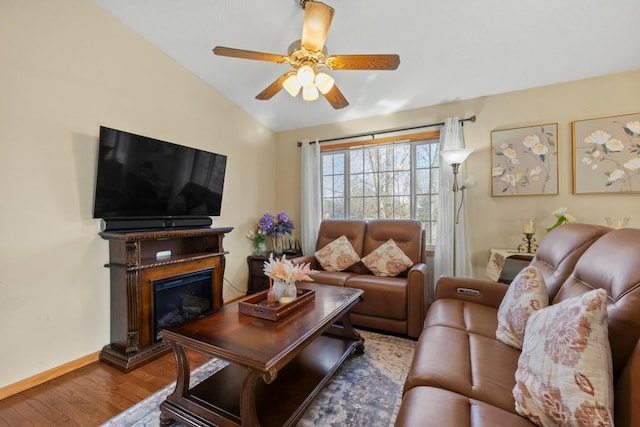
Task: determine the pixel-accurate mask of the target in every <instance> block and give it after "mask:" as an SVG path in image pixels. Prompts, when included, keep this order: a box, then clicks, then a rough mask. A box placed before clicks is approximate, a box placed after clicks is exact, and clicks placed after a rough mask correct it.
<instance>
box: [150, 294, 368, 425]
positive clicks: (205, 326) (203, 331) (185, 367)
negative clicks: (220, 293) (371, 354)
mask: <svg viewBox="0 0 640 427" xmlns="http://www.w3.org/2000/svg"><path fill="white" fill-rule="evenodd" d="M301 287H302V288H308V289H313V290H314V291H315V301H312V302H310V303H308V304H307V305H303V306H302V307H301V308H299V309H298V310H297V311H295V312H293V313H291V314H289V315H288V316H287V317H284V318H282V319H280V320H278V321H271V320H266V319H260V318H257V317H252V316H248V315H244V314H240V313H238V304H237V303H235V304H229V305H226V306H224V307H222V308H221V309H220V310H218V311H217V312H216V313H214V314H212V315H210V316H206V317H204V318H202V319H198V320H194V321H193V322H189V323H187V324H185V325H182V326H173V327H169V328H167V329H165V330H163V331H162V332H160V335H162V337H163V338H164V339H165V340H166V341H168V342H169V343H170V344H171V347H172V348H173V350H174V351H175V354H176V360H177V383H176V389H175V391H174V392H173V394H171V395H170V396H168V397H167V398H166V400H165V401H164V402H162V403H161V404H160V411H161V415H160V421H161V424H163V425H168V424H170V423H172V422H173V420H179V421H180V422H182V423H184V424H186V425H197V426H203V425H218V426H251V427H253V426H278V427H280V426H293V425H295V424H296V422H297V421H298V420H299V419H300V418H301V417H302V415H303V413H304V410H305V408H306V407H307V406H308V405H309V404H310V403H311V401H312V399H313V397H314V396H316V395H317V394H318V393H319V392H320V390H321V389H322V387H323V386H324V384H326V382H327V381H329V378H331V376H332V375H333V373H334V372H335V371H336V369H337V368H338V366H340V364H341V363H342V362H343V361H344V360H345V359H346V358H347V357H348V356H349V355H350V354H351V353H352V352H354V351H359V352H363V351H364V339H363V338H362V337H361V336H360V335H359V334H358V332H357V331H356V330H355V329H353V326H352V324H351V319H350V316H349V311H350V310H351V308H352V307H353V306H354V305H356V304H357V303H358V302H359V301H360V297H361V295H362V293H363V291H362V290H360V289H353V288H342V287H339V286H329V285H318V284H313V283H304V284H303V285H301ZM337 322H341V325H336V323H337ZM187 349H192V350H195V351H198V352H200V353H204V354H207V355H210V356H215V357H219V358H221V359H224V360H227V361H229V362H230V363H229V364H228V365H227V366H226V367H225V368H222V369H221V370H220V371H218V372H216V373H214V374H213V375H211V376H210V377H209V378H207V379H205V380H204V381H202V382H201V383H200V384H198V385H196V386H194V387H192V388H190V384H189V381H190V368H189V357H188V356H187V351H186V350H187Z"/></svg>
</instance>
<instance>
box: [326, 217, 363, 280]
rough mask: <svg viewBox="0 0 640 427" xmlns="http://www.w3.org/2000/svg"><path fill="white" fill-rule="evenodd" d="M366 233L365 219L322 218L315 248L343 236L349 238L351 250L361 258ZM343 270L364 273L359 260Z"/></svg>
mask: <svg viewBox="0 0 640 427" xmlns="http://www.w3.org/2000/svg"><path fill="white" fill-rule="evenodd" d="M366 234H367V223H366V221H362V220H349V219H330V220H324V221H322V222H321V223H320V230H318V239H317V240H316V250H319V249H322V248H324V247H325V246H326V245H328V244H329V243H331V242H333V241H334V240H336V239H337V238H339V237H340V236H345V237H346V238H347V240H349V243H351V246H352V247H353V250H354V251H356V253H357V254H358V256H359V257H361V258H362V256H363V254H364V239H365V235H366ZM345 271H350V272H353V273H364V272H365V271H366V269H365V267H364V265H362V263H361V262H357V263H355V264H353V265H352V266H351V267H349V268H347V269H346V270H345Z"/></svg>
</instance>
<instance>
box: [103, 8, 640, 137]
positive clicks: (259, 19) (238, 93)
mask: <svg viewBox="0 0 640 427" xmlns="http://www.w3.org/2000/svg"><path fill="white" fill-rule="evenodd" d="M93 1H94V2H96V3H98V4H99V5H100V6H101V7H103V8H104V9H106V10H107V11H108V12H109V13H111V14H112V15H113V16H115V17H116V18H117V19H118V20H120V21H122V22H123V23H124V24H125V25H126V26H128V27H130V28H131V29H133V30H134V31H135V32H137V33H139V34H140V35H141V36H142V37H144V38H145V39H147V40H148V41H149V42H150V43H152V44H153V45H155V46H157V47H158V48H159V49H160V50H162V51H163V52H165V53H166V54H167V55H168V56H170V57H172V58H173V59H175V60H176V61H177V62H178V63H180V64H182V65H183V66H184V67H186V68H187V69H189V70H191V71H192V72H193V73H194V74H195V75H197V76H198V77H200V78H201V79H202V80H204V81H206V82H207V83H209V84H210V85H211V86H213V87H214V88H215V89H217V90H218V91H219V92H221V93H222V94H224V95H225V96H226V97H228V98H229V99H230V100H232V101H233V102H234V103H236V104H238V105H239V106H241V107H242V108H243V109H244V110H246V111H247V112H248V113H249V114H251V115H253V116H254V117H255V118H256V119H257V120H259V121H261V122H262V123H264V124H265V125H266V126H268V127H269V128H271V129H273V130H274V131H281V130H288V129H295V128H301V127H307V126H313V125H318V124H324V123H332V122H339V121H344V120H350V119H355V118H361V117H367V116H372V115H378V114H385V113H393V112H397V111H402V110H408V109H413V108H419V107H425V106H433V105H438V104H442V103H446V102H451V101H455V100H464V99H470V98H475V97H480V96H485V95H492V94H497V93H504V92H510V91H514V90H519V89H524V88H530V87H537V86H544V85H549V84H554V83H561V82H567V81H572V80H579V79H583V78H589V77H594V76H600V75H606V74H612V73H617V72H622V71H628V70H634V69H640V24H638V20H639V19H640V1H639V0H562V1H558V0H539V1H528V2H522V1H513V0H483V1H478V0H439V1H436V0H402V1H399V0H398V1H389V0H325V1H324V3H325V4H327V5H329V6H331V7H333V8H334V9H335V15H334V17H333V22H332V24H331V28H330V30H329V35H328V37H327V40H326V47H327V50H328V53H329V55H331V54H388V53H397V54H399V55H400V66H399V67H398V69H397V70H394V71H351V70H331V71H329V73H330V74H331V75H332V76H333V77H334V78H335V80H336V84H337V85H338V86H339V87H340V89H341V91H342V93H343V94H344V95H345V97H346V98H347V99H348V101H349V103H350V105H349V106H348V107H346V108H344V109H341V110H334V109H333V108H331V106H330V105H329V103H328V102H326V100H324V99H322V97H321V98H320V99H318V100H316V101H313V102H306V101H303V100H302V99H301V95H298V97H296V98H292V97H291V96H290V95H289V94H288V93H287V92H285V91H281V92H280V93H278V94H277V95H275V96H274V97H273V98H272V99H271V100H269V101H260V100H257V99H255V96H256V95H257V94H258V93H259V92H261V91H262V90H263V89H264V88H265V87H267V86H268V85H269V84H271V83H272V82H273V81H274V80H275V79H276V78H277V77H279V76H280V75H282V74H283V73H284V72H285V71H287V70H288V69H290V66H289V65H287V64H277V63H271V62H264V61H254V60H247V59H237V58H228V57H222V56H216V55H214V54H213V53H212V48H213V47H214V46H217V45H220V46H227V47H234V48H239V49H246V50H252V51H260V52H267V53H275V54H280V55H285V54H287V48H288V46H289V45H290V44H291V43H292V42H293V41H295V40H298V39H300V37H301V34H302V22H303V17H304V10H303V9H302V8H301V7H300V2H299V0H253V1H249V0H93ZM630 90H633V88H630ZM635 90H638V88H635Z"/></svg>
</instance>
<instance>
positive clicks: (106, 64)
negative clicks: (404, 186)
mask: <svg viewBox="0 0 640 427" xmlns="http://www.w3.org/2000/svg"><path fill="white" fill-rule="evenodd" d="M0 58H2V65H1V66H0V144H1V145H0V152H1V153H2V156H1V157H0V195H1V196H2V197H1V199H0V325H1V326H0V342H2V343H3V351H1V352H0V367H1V368H0V387H2V386H4V385H7V384H11V383H14V382H16V381H19V380H21V379H24V378H26V377H28V376H31V375H33V374H37V373H40V372H43V371H45V370H47V369H50V368H53V367H56V366H59V365H61V364H63V363H66V362H69V361H71V360H74V359H76V358H80V357H83V356H85V355H87V354H90V353H93V352H95V351H97V350H99V349H100V348H101V347H102V346H103V345H105V344H107V343H108V342H109V277H108V271H107V270H106V269H105V268H104V267H103V264H104V263H105V262H107V260H108V253H107V249H108V246H107V243H106V242H105V241H103V240H102V239H100V237H99V236H98V235H97V232H98V221H97V220H95V219H93V218H92V212H91V209H92V202H93V186H94V181H95V162H96V152H97V144H98V139H97V137H98V129H99V126H100V125H106V126H111V127H115V128H118V129H123V130H127V131H131V132H134V133H140V134H143V135H148V136H152V137H156V138H159V139H164V140H169V141H172V142H176V143H180V144H184V145H189V146H194V147H198V148H203V149H207V150H211V151H216V152H219V153H222V154H226V155H228V156H229V163H228V170H227V177H226V182H225V195H224V200H223V209H222V216H221V217H220V218H216V219H215V225H219V226H232V227H235V230H234V232H232V233H231V234H230V235H229V236H228V237H227V238H226V239H225V248H226V249H227V250H229V251H230V255H229V256H228V261H227V270H226V279H227V280H228V282H227V283H225V298H226V299H229V298H232V297H233V296H235V295H238V291H243V290H245V289H246V277H247V272H246V261H245V256H246V254H247V253H249V243H248V241H247V240H246V239H245V238H244V233H245V231H246V230H248V229H249V228H250V227H252V226H253V225H254V223H255V220H256V219H257V217H258V216H259V215H260V214H261V213H263V212H265V211H268V212H276V211H281V210H286V211H287V212H289V213H291V215H292V217H293V219H294V221H295V223H296V224H299V220H300V218H299V205H300V202H299V199H300V197H299V194H300V187H299V178H300V171H299V167H295V165H299V156H300V151H299V149H298V148H297V146H296V141H298V140H299V139H302V138H311V137H313V138H315V137H319V138H325V137H335V136H344V135H348V134H353V133H359V132H365V131H371V130H376V129H388V128H396V127H401V126H413V125H418V124H423V123H431V122H437V121H441V120H442V119H443V118H444V117H447V116H451V115H457V116H460V117H468V116H469V115H472V114H476V115H477V116H478V121H477V122H476V123H475V124H469V125H468V126H465V136H466V141H467V145H468V146H469V147H471V148H474V149H475V150H476V152H475V153H474V154H473V155H472V156H471V157H470V159H469V161H468V168H467V172H468V173H469V174H473V175H475V176H477V177H478V178H479V185H478V186H477V187H476V188H474V189H473V190H471V191H470V192H469V193H468V203H469V206H470V207H473V212H474V214H473V215H472V216H471V219H470V225H471V246H472V247H471V250H472V254H473V262H474V267H475V275H476V276H478V277H482V276H483V271H484V265H485V263H486V257H487V255H488V252H487V249H488V248H491V247H509V246H514V245H515V244H517V243H518V241H519V239H520V237H521V235H520V234H519V225H518V218H520V217H522V216H525V215H527V216H528V215H535V216H536V217H537V218H538V219H539V220H540V221H543V222H544V223H545V224H550V223H551V222H552V218H551V212H552V211H553V210H555V209H556V208H557V207H560V206H564V207H568V208H569V210H570V212H571V213H572V214H574V216H576V217H578V219H580V220H582V221H586V222H597V223H603V217H604V216H605V215H611V214H616V215H624V216H630V217H632V222H631V225H632V226H636V227H637V226H639V225H640V217H638V216H637V213H636V212H638V207H639V206H640V205H639V204H638V200H639V199H638V196H637V195H633V196H615V195H607V196H572V195H571V194H570V193H571V156H570V146H571V139H570V138H571V136H570V122H571V120H573V119H582V118H589V117H598V116H604V115H611V114H622V113H631V112H640V71H636V72H631V73H626V74H621V75H616V76H609V77H603V78H597V79H591V80H585V81H580V82H574V83H568V84H563V85H557V86H551V87H546V88H539V89H531V90H526V91H521V92H515V93H510V94H504V95H498V96H490V97H485V98H479V99H475V100H470V101H464V102H456V103H450V104H445V105H441V106H437V107H430V108H423V109H417V110H412V111H406V112H402V113H397V114H391V115H386V116H379V117H372V118H368V119H362V120H356V121H350V122H344V123H338V124H333V125H327V126H320V127H315V128H310V129H301V130H297V131H290V132H282V133H279V134H277V135H275V134H274V133H273V132H271V131H270V130H269V129H267V128H265V127H264V126H262V125H261V124H259V123H258V122H257V121H255V120H254V119H252V118H251V117H249V116H248V115H247V114H246V113H245V112H244V111H242V110H241V109H239V108H238V107H237V106H236V105H234V104H233V103H231V102H230V101H229V100H227V99H226V98H224V97H223V96H221V95H220V94H219V93H218V92H216V91H215V90H213V89H211V88H210V87H209V86H207V85H206V84H204V83H203V82H202V81H201V80H199V79H198V78H197V77H194V76H193V75H192V74H190V73H189V72H187V71H186V70H184V69H183V68H182V67H181V66H179V65H178V64H176V63H175V62H174V61H173V60H171V59H169V58H168V57H166V56H165V55H164V54H163V53H162V52H160V51H159V50H157V49H156V48H154V47H152V46H151V45H149V44H148V43H147V42H146V41H144V40H143V39H142V38H141V37H139V36H138V35H136V34H135V33H133V32H132V31H131V30H129V29H127V28H126V27H124V26H123V25H122V24H120V23H119V22H118V21H117V20H115V19H114V18H112V17H111V16H110V15H108V14H107V13H106V12H104V11H103V10H102V9H100V8H99V7H98V6H97V5H95V4H94V3H92V2H90V1H88V0H67V1H64V2H50V1H47V0H40V1H37V0H30V1H7V2H3V4H2V6H1V9H0ZM547 122H558V123H559V126H560V162H559V163H560V194H559V195H558V196H547V197H519V198H503V199H494V198H491V197H490V190H489V184H490V180H489V168H490V157H489V151H488V150H489V140H490V132H491V130H494V129H500V128H509V127H516V126H526V125H531V124H539V123H547ZM276 142H277V149H276V150H273V146H274V144H275V143H276ZM274 164H275V165H287V167H281V168H276V169H277V174H276V173H275V172H274V170H273V168H271V167H265V166H264V165H274ZM292 165H293V166H292ZM276 183H277V186H276ZM276 188H277V192H276ZM634 208H635V209H634Z"/></svg>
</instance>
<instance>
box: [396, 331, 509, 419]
mask: <svg viewBox="0 0 640 427" xmlns="http://www.w3.org/2000/svg"><path fill="white" fill-rule="evenodd" d="M519 356H520V351H519V350H516V349H515V348H513V347H510V346H508V345H506V344H504V343H501V342H500V341H498V340H496V339H495V337H485V336H482V335H476V334H469V333H467V332H465V331H463V330H460V329H455V328H449V327H447V326H430V327H429V328H427V329H425V330H424V331H423V332H422V334H420V338H419V339H418V343H417V345H416V350H415V353H414V356H413V362H412V365H411V369H410V370H409V373H408V375H407V379H406V381H405V385H404V389H405V391H407V390H409V389H410V388H413V387H417V386H422V385H426V386H433V387H440V388H443V389H446V390H449V391H453V392H455V393H458V394H461V395H463V396H467V397H469V398H472V399H477V400H482V401H485V402H487V403H489V404H491V405H493V406H497V407H499V408H502V409H504V410H506V411H510V412H513V413H515V403H514V400H513V393H512V391H513V387H514V386H515V378H514V375H513V374H514V372H515V371H516V368H517V366H518V357H519Z"/></svg>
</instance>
